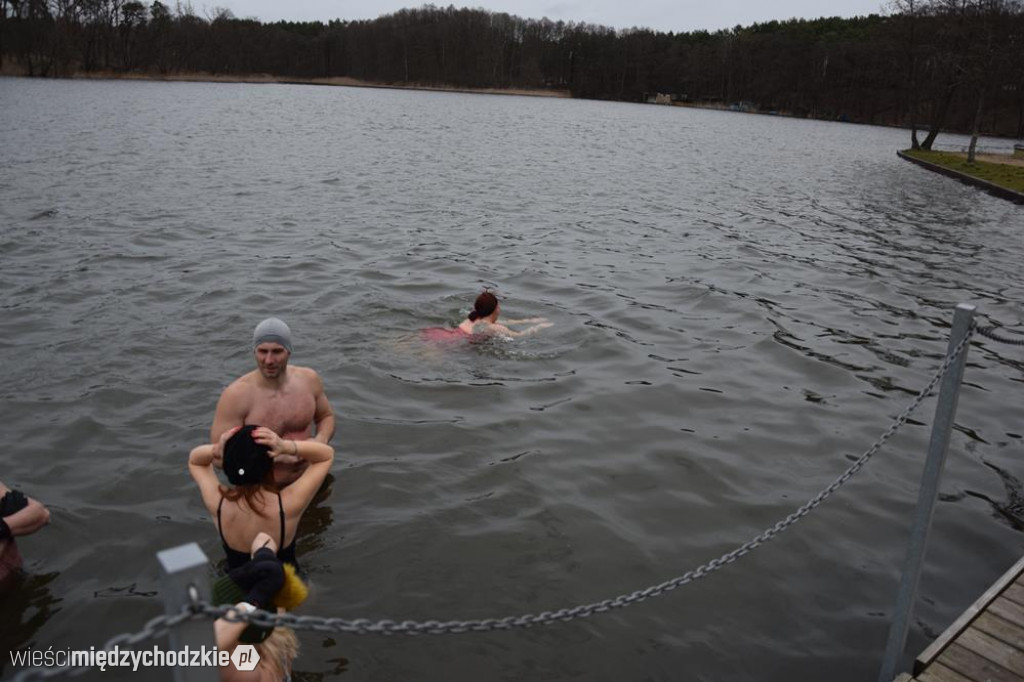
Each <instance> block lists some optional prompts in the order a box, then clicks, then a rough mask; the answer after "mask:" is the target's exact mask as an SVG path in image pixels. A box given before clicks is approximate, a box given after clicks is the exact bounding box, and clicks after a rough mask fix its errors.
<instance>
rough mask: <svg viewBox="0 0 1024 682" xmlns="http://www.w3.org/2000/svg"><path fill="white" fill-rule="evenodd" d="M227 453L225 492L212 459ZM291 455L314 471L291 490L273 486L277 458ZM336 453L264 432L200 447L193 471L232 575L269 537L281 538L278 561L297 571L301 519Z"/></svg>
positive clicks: (238, 432) (245, 430)
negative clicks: (258, 540) (260, 539)
mask: <svg viewBox="0 0 1024 682" xmlns="http://www.w3.org/2000/svg"><path fill="white" fill-rule="evenodd" d="M218 450H219V451H223V461H224V473H225V474H226V475H227V478H228V482H229V483H231V486H223V485H221V483H220V481H219V480H218V479H217V474H216V473H214V470H213V466H212V465H213V458H214V454H215V453H216V452H217V451H218ZM279 455H292V456H295V457H299V458H301V459H304V460H306V461H307V462H309V466H308V467H307V468H306V470H305V471H303V472H302V474H301V475H300V476H299V477H298V478H297V479H295V482H294V483H292V484H291V485H289V486H288V487H287V488H284V489H280V488H278V487H277V485H275V484H274V458H275V457H278V456H279ZM333 460H334V448H332V447H331V446H330V445H326V444H324V443H320V442H319V441H315V440H297V441H296V440H283V439H282V438H280V437H279V436H278V435H277V434H276V433H274V432H273V431H271V430H270V429H268V428H264V427H261V426H243V427H236V428H234V429H231V430H229V431H225V432H224V435H222V436H221V437H220V441H219V442H218V443H216V444H206V445H200V446H198V447H197V448H195V449H193V450H192V452H191V453H190V454H189V457H188V470H189V473H191V474H192V478H193V479H195V482H196V483H197V484H198V485H199V492H200V493H201V494H202V496H203V503H204V504H205V505H206V508H207V510H209V512H210V515H211V516H213V517H214V518H215V524H216V525H217V530H218V532H219V533H220V539H221V542H222V543H223V545H224V553H225V554H226V555H227V562H228V569H229V570H231V569H234V568H238V567H239V566H242V565H244V564H245V563H247V562H248V561H249V551H250V546H251V544H252V541H253V538H254V537H256V536H257V535H259V534H260V533H266V534H268V535H270V536H271V537H272V538H276V541H277V543H278V548H279V549H278V550H277V552H276V554H277V557H278V558H279V559H280V560H281V561H286V562H288V563H290V564H292V565H293V566H297V565H298V564H297V562H296V560H295V533H296V530H297V529H298V526H299V519H300V518H301V517H302V513H303V512H304V511H306V507H308V506H309V503H310V502H311V501H312V500H313V496H314V495H315V494H316V491H317V490H319V489H320V485H321V484H322V483H323V482H324V478H326V477H327V472H328V471H330V469H331V462H332V461H333Z"/></svg>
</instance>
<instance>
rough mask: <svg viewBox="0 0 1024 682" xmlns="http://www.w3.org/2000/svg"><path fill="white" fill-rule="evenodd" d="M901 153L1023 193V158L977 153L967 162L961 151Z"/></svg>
mask: <svg viewBox="0 0 1024 682" xmlns="http://www.w3.org/2000/svg"><path fill="white" fill-rule="evenodd" d="M903 154H904V155H906V156H909V157H911V158H914V159H919V160H921V161H925V162H927V163H931V164H934V165H936V166H940V167H942V168H945V169H948V170H951V171H953V172H955V173H960V174H961V175H966V176H968V177H972V178H976V179H978V180H984V181H985V182H990V183H992V184H993V185H997V186H999V187H1003V188H1005V189H1008V190H1011V191H1013V192H1019V193H1024V160H1021V159H1018V158H1016V157H1013V156H1010V155H1005V156H1002V155H993V154H985V155H981V154H979V155H978V158H977V160H976V161H975V162H974V163H967V154H966V153H962V152H961V153H956V152H935V151H923V150H920V149H917V150H914V149H905V150H903Z"/></svg>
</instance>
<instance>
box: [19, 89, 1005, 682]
mask: <svg viewBox="0 0 1024 682" xmlns="http://www.w3.org/2000/svg"><path fill="white" fill-rule="evenodd" d="M0 120H2V121H4V125H3V126H0V288H2V291H3V302H2V315H0V347H2V348H3V351H4V355H5V363H4V366H5V370H6V374H5V381H4V382H3V387H2V389H0V409H2V412H3V414H4V416H5V425H6V440H7V442H8V445H7V446H6V447H5V448H4V455H3V458H2V461H3V464H2V467H0V479H2V480H4V481H5V482H7V483H8V484H14V485H17V486H20V487H22V488H23V489H24V490H25V491H26V492H27V493H28V494H30V495H32V496H34V497H36V498H38V499H40V500H41V501H43V502H44V503H46V504H47V505H48V506H49V508H50V509H51V512H52V514H53V518H52V523H51V525H50V526H49V527H48V528H46V529H45V530H44V531H42V532H40V533H38V534H36V535H34V536H31V537H28V538H25V539H23V540H21V541H20V542H19V545H20V547H21V549H22V553H23V554H24V555H25V556H26V562H27V566H26V567H27V570H28V573H29V577H28V578H27V579H26V581H25V582H24V583H23V584H22V586H21V589H20V590H19V592H18V593H17V594H14V595H7V596H5V597H4V598H3V601H2V603H0V622H3V623H4V624H5V625H4V628H5V630H4V632H5V635H4V637H5V640H6V641H4V642H3V646H2V647H0V648H3V649H4V650H6V649H9V648H11V647H15V648H22V647H25V646H29V645H32V646H35V647H37V648H46V647H50V646H52V647H54V648H55V649H60V648H88V647H89V646H98V645H100V644H102V643H103V642H104V641H106V640H107V639H108V638H110V637H111V636H113V635H116V634H119V633H121V632H135V631H137V630H138V629H139V628H141V626H142V624H143V623H144V621H145V620H146V619H148V618H151V617H153V616H155V615H157V614H159V613H161V611H162V606H161V602H160V595H159V589H160V588H159V578H158V569H157V564H156V562H155V559H154V553H155V552H157V551H159V550H161V549H164V548H168V547H173V546H176V545H179V544H182V543H186V542H190V541H198V542H199V543H200V545H201V546H202V547H203V548H204V550H206V552H207V553H208V554H209V556H210V557H211V559H216V560H219V559H220V558H221V550H220V547H219V542H218V540H217V535H216V531H215V529H214V527H213V526H212V524H211V523H210V520H209V518H208V515H207V514H206V512H205V510H204V509H203V507H202V505H201V502H200V499H199V495H198V492H197V490H196V489H195V486H194V484H193V483H192V481H191V479H190V478H189V476H188V474H187V471H186V467H185V461H186V456H187V453H188V451H189V449H190V448H191V447H192V446H193V445H195V444H197V443H200V442H202V441H204V440H205V439H206V437H207V433H208V428H209V424H210V420H211V418H212V415H213V411H214V406H215V404H216V400H217V397H218V395H219V393H220V391H221V390H222V388H223V387H224V386H225V385H226V384H227V383H229V382H230V381H231V380H232V379H233V378H235V377H236V376H238V375H240V374H242V373H244V372H246V371H248V370H249V369H251V368H253V361H252V357H251V354H250V350H249V340H250V339H251V333H252V328H253V326H254V325H255V324H256V323H257V322H258V321H259V320H260V319H262V318H263V317H266V316H268V315H277V316H280V317H282V318H283V319H285V320H286V321H287V322H288V323H289V324H290V325H291V328H292V330H293V333H294V336H295V339H296V340H295V349H294V354H293V357H292V362H293V363H294V364H298V365H308V366H311V367H314V368H315V369H317V370H318V371H319V372H320V374H321V375H322V377H323V379H324V381H325V384H326V387H327V392H328V396H329V398H330V400H331V402H332V404H333V406H334V409H335V412H336V413H337V415H338V429H337V433H336V435H335V437H334V445H335V446H336V447H337V449H338V455H337V460H336V463H335V466H334V470H333V483H332V485H331V491H330V495H329V496H328V497H326V498H325V499H322V500H321V501H320V502H318V503H317V504H316V506H315V507H314V508H313V509H312V510H311V511H310V512H309V513H308V517H307V518H306V519H305V520H304V523H303V526H302V529H303V530H302V533H303V535H302V536H301V538H300V540H299V556H300V559H301V561H302V563H303V565H304V567H305V568H307V569H308V570H309V572H310V580H311V583H312V597H311V599H310V601H309V602H308V603H307V604H306V605H305V606H304V607H303V608H302V611H301V612H302V613H303V614H306V615H322V616H338V617H345V618H361V617H365V618H371V619H378V618H392V619H396V620H403V619H415V620H428V619H438V620H449V619H470V618H487V617H502V616H507V615H517V614H521V613H536V612H540V611H545V610H554V609H558V608H562V607H569V606H574V605H576V604H581V603H590V602H594V601H598V600H601V599H605V598H607V597H613V596H616V595H619V594H622V593H626V592H631V591H633V590H635V589H638V588H643V587H646V586H648V585H651V584H654V583H659V582H662V581H664V580H667V579H669V578H672V577H674V576H677V575H680V574H682V573H684V572H686V571H687V570H690V569H692V568H694V567H696V566H698V565H700V564H703V563H705V562H706V561H708V560H710V559H713V558H715V557H718V556H719V555H721V554H723V553H725V552H727V551H729V550H731V549H733V548H734V547H736V546H738V545H739V544H741V543H742V542H744V541H746V540H748V539H749V538H751V537H753V536H754V535H756V534H758V533H760V532H761V531H762V530H763V529H764V528H766V527H768V526H770V525H772V524H774V523H775V522H776V521H778V520H779V519H781V518H783V517H785V516H786V515H787V514H789V513H790V512H791V511H793V510H794V509H796V508H797V507H798V506H800V505H801V504H803V503H804V502H805V501H806V500H808V499H809V498H811V497H813V496H814V495H815V494H816V493H817V492H818V491H819V490H820V489H822V488H823V487H824V486H826V485H827V484H828V483H830V482H831V481H832V480H833V479H835V478H836V477H837V476H838V475H839V474H840V473H841V472H842V471H843V470H845V469H846V468H847V467H848V466H849V464H850V462H851V460H852V459H853V458H855V457H857V456H859V455H860V454H861V453H862V452H863V451H864V450H866V449H867V448H868V447H869V446H870V445H871V444H872V443H873V442H874V441H875V440H876V439H877V438H878V436H879V435H881V434H882V432H883V431H884V430H885V429H886V427H888V426H889V424H890V423H891V421H892V419H893V417H894V416H895V415H896V414H897V413H898V412H899V411H900V410H902V409H903V407H904V406H905V405H906V404H908V403H909V401H910V400H911V399H912V396H913V394H914V393H915V392H916V391H918V390H919V389H920V388H921V387H923V386H924V385H925V383H926V382H927V380H928V379H929V378H930V377H931V375H932V374H933V372H934V371H935V369H936V368H937V367H938V365H939V363H940V362H941V357H942V354H943V353H944V351H945V347H946V342H947V339H948V325H949V323H950V321H951V319H952V308H953V307H954V306H955V304H957V303H959V302H971V303H975V304H977V305H978V306H979V314H980V315H979V316H980V321H981V322H982V324H988V323H998V324H1003V325H1006V326H1007V327H1009V328H1010V329H1011V330H1014V329H1016V330H1020V329H1021V328H1022V327H1021V324H1022V321H1024V307H1022V299H1024V272H1022V268H1021V263H1022V262H1024V237H1022V235H1024V229H1022V228H1024V220H1022V213H1021V208H1020V207H1018V206H1015V205H1013V204H1011V203H1009V202H1005V201H1002V200H999V199H996V198H993V197H990V196H988V195H986V194H983V193H980V192H978V191H977V190H975V189H972V188H969V187H966V186H964V185H961V184H959V183H957V182H955V181H953V180H950V179H948V178H944V177H940V176H937V175H934V174H931V173H928V172H927V171H924V170H923V169H921V168H918V167H917V166H914V165H912V164H909V163H906V162H904V161H901V160H899V159H898V158H897V157H896V153H895V152H896V149H899V148H903V147H906V146H908V138H909V135H908V133H907V132H906V131H902V130H895V129H885V128H876V127H868V126H856V125H847V124H838V123H826V122H816V121H803V120H794V119H786V118H777V117H762V116H752V115H744V114H734V113H728V112H718V111H706V110H695V109H684V108H670V107H656V106H641V105H631V104H622V103H607V102H588V101H573V100H562V99H542V98H526V97H502V96H485V95H467V94H442V93H429V92H406V91H395V90H372V89H353V88H332V87H311V86H294V85H227V84H192V83H148V82H104V81H97V82H83V81H60V80H45V81H44V80H23V79H0ZM940 141H941V142H945V143H950V142H954V143H955V142H958V141H960V138H953V137H949V136H945V137H942V138H940ZM963 142H964V143H966V140H963ZM983 144H984V145H985V146H986V147H997V148H998V147H1000V145H1002V146H1003V147H1006V148H1007V149H1008V148H1009V147H1010V146H1011V142H1007V141H999V140H986V141H984V142H983ZM484 286H491V287H495V288H497V290H498V292H499V293H500V295H501V296H503V297H504V302H503V310H504V312H505V314H507V315H509V316H511V317H527V316H534V315H543V316H546V317H548V318H549V319H551V320H552V321H553V322H554V323H555V324H554V326H553V327H552V328H550V329H547V330H545V331H544V332H543V333H541V334H539V335H537V336H534V337H531V338H527V339H520V340H516V341H514V342H507V343H500V342H499V343H494V344H483V345H454V346H451V345H450V346H449V347H438V346H431V345H429V344H426V343H424V342H423V341H422V340H420V338H419V337H418V336H417V333H416V332H417V330H419V329H421V328H424V327H429V326H436V325H446V324H454V323H457V322H458V321H459V320H460V319H461V318H462V316H464V315H465V313H466V312H467V311H468V308H469V306H470V303H471V301H472V299H473V297H474V296H475V295H476V293H478V292H479V290H480V289H481V288H482V287H484ZM1007 333H1009V332H1007ZM1022 380H1024V349H1021V348H1019V347H1014V346H1007V345H1000V344H997V343H995V342H992V341H989V340H987V339H982V338H980V337H979V338H977V339H976V340H975V342H974V343H973V345H972V347H971V350H970V356H969V366H968V368H967V371H966V374H965V385H964V388H963V391H962V394H961V397H960V408H959V413H958V415H957V426H956V431H955V432H954V434H953V439H952V443H951V448H950V454H949V458H948V461H947V466H946V471H945V475H944V479H943V485H942V491H941V500H940V503H939V504H938V506H937V511H936V515H935V523H934V526H933V530H932V533H931V544H930V551H929V553H928V557H927V566H926V570H925V572H924V575H923V579H922V583H921V588H920V592H919V595H920V599H919V603H918V608H917V611H916V615H915V618H914V624H913V629H912V631H911V635H910V638H909V642H908V647H907V652H908V659H909V658H910V657H911V656H912V655H916V654H917V653H918V652H920V650H921V649H922V648H923V647H924V646H925V645H926V644H927V643H928V642H929V641H930V638H931V637H934V636H935V635H936V634H938V633H939V632H941V631H942V630H943V629H944V628H945V627H946V626H947V625H948V624H949V623H950V622H951V621H952V620H953V619H954V618H955V617H956V616H957V615H958V614H959V613H960V611H961V610H962V609H963V608H965V607H966V606H967V605H968V604H970V603H971V602H973V601H974V599H975V598H976V597H977V596H978V595H980V593H981V592H982V591H984V590H985V589H986V588H987V587H988V585H989V584H990V583H991V582H992V581H993V580H994V579H995V578H996V577H998V576H999V575H1000V574H1002V572H1004V571H1005V570H1006V569H1007V568H1008V567H1009V566H1010V565H1012V564H1013V563H1014V562H1015V561H1016V560H1017V559H1018V558H1019V557H1020V555H1021V553H1022V549H1024V536H1022V534H1021V528H1024V507H1022V506H1021V505H1022V489H1021V484H1020V479H1021V478H1022V477H1024V463H1022V455H1024V443H1022V436H1021V434H1022V433H1024V424H1022V423H1021V404H1022V398H1024V386H1022ZM933 410H934V401H933V400H929V401H928V402H926V403H925V405H924V406H923V408H922V409H921V410H920V411H919V412H918V413H917V414H916V415H915V418H914V420H913V421H912V422H911V423H910V424H908V425H906V426H905V427H904V428H903V429H902V430H901V431H900V432H899V433H898V434H897V435H896V437H894V438H893V439H892V441H890V443H889V444H888V445H887V446H886V447H885V448H884V449H883V450H882V451H881V452H880V453H879V455H877V456H876V458H875V459H874V460H872V461H871V462H870V463H869V465H868V466H867V467H865V469H864V470H862V471H861V472H860V473H859V474H858V475H857V476H856V477H855V478H854V479H853V480H852V481H851V482H849V483H848V484H847V485H846V486H845V487H844V488H843V489H841V490H840V491H839V492H837V493H836V494H835V495H834V496H833V497H832V498H831V499H829V500H828V501H827V502H826V503H825V504H823V505H822V506H821V507H819V508H818V509H817V510H816V511H815V512H814V513H812V514H811V515H810V516H808V517H807V518H805V519H804V520H802V521H801V522H800V523H798V524H797V525H796V526H794V527H793V528H792V529H790V530H788V531H787V532H786V533H784V534H783V535H781V536H780V537H778V538H777V539H776V540H774V541H773V542H771V543H769V544H768V545H765V546H763V547H761V548H759V549H757V550H756V551H755V552H753V553H751V554H750V555H748V556H747V557H745V558H744V559H743V560H742V561H739V562H737V563H735V564H731V565H729V566H727V567H725V568H724V569H722V570H719V571H717V572H715V573H713V574H712V575H710V576H708V577H706V578H704V579H702V580H699V581H697V582H695V583H693V584H690V585H687V586H685V587H683V588H681V589H679V590H676V591H674V592H671V593H669V594H667V595H665V596H662V597H659V598H657V599H654V600H651V601H648V602H645V603H643V604H640V605H637V606H633V607H630V608H628V609H624V610H619V611H615V612H612V613H608V614H604V615H597V616H594V617H592V618H589V619H586V620H583V621H576V622H572V623H560V624H556V625H551V626H547V627H543V628H535V629H530V630H521V631H514V632H504V633H501V632H498V633H488V634H463V635H454V636H452V635H450V636H443V637H419V638H403V637H398V638H382V637H356V636H341V635H338V636H326V635H322V634H316V633H302V634H301V636H300V638H301V641H302V644H303V651H302V654H301V656H300V658H299V659H298V660H297V662H296V668H297V670H298V671H299V672H300V673H301V674H300V676H299V679H306V680H319V679H336V678H337V679H343V680H374V681H379V680H403V681H404V680H466V681H478V680H568V679H578V680H588V681H590V680H608V681H616V682H618V681H621V680H682V679H685V680H809V679H830V680H849V681H850V682H853V681H855V680H857V681H860V680H864V679H874V677H875V675H876V674H877V670H878V667H879V663H880V659H881V654H882V651H883V649H884V645H885V641H886V637H887V633H888V626H889V618H890V613H891V610H892V606H893V602H894V600H895V596H896V590H897V586H898V580H899V573H900V567H901V563H902V559H903V555H904V551H905V543H906V538H907V533H908V530H909V527H910V522H911V515H912V511H913V506H914V502H915V500H916V494H917V493H916V491H917V486H918V481H919V478H920V471H921V465H922V461H923V455H924V453H925V450H926V447H927V441H928V435H929V428H930V423H931V418H932V412H933ZM4 662H5V664H6V663H8V661H7V660H5V661H4ZM10 671H11V669H10V666H9V664H8V667H7V671H6V672H7V673H10ZM100 678H102V679H105V680H110V679H119V677H118V674H117V673H110V672H108V673H106V674H105V675H102V676H99V675H97V677H95V678H93V679H100ZM168 678H169V675H167V676H165V677H164V678H159V677H156V676H154V675H152V674H149V675H147V679H168ZM86 679H90V677H89V676H87V677H86Z"/></svg>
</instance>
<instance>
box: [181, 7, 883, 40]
mask: <svg viewBox="0 0 1024 682" xmlns="http://www.w3.org/2000/svg"><path fill="white" fill-rule="evenodd" d="M171 4H172V6H173V3H171ZM424 4H426V3H425V2H422V1H418V0H410V1H408V2H402V1H401V0H291V1H290V2H281V0H192V6H193V7H194V8H195V10H196V13H197V14H200V15H206V16H212V15H213V14H214V8H217V7H226V8H227V9H230V10H231V11H232V13H234V15H235V16H236V17H239V18H248V17H255V18H256V19H259V20H260V21H264V22H268V21H279V20H282V19H284V20H289V21H316V20H320V21H329V20H331V19H346V20H352V19H375V18H377V17H379V16H380V15H381V14H389V13H391V12H395V11H397V10H400V9H402V8H406V7H409V8H413V7H422V6H423V5H424ZM433 4H435V5H437V6H438V7H447V6H448V5H449V4H453V5H455V6H456V7H482V8H483V9H486V10H490V11H492V12H507V13H509V14H516V15H518V16H521V17H524V18H527V19H540V18H541V17H547V18H549V19H552V20H554V21H558V20H559V19H561V20H562V21H585V22H587V23H591V24H601V25H604V26H611V27H613V28H631V27H634V26H641V27H647V28H653V29H655V30H658V31H664V32H667V31H675V32H680V31H694V30H698V29H707V30H709V31H715V30H718V29H720V28H732V27H733V26H736V25H737V24H739V25H743V26H748V25H750V24H752V23H754V22H758V21H770V20H771V19H790V18H792V17H800V18H806V19H816V18H818V17H821V16H840V17H853V16H864V15H867V14H879V13H882V12H883V11H884V5H885V3H884V1H883V0H824V1H822V0H479V1H478V2H444V1H437V2H434V3H433Z"/></svg>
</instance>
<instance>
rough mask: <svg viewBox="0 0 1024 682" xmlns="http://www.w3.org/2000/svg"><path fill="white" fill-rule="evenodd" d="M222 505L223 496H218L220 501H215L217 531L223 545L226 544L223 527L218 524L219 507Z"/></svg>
mask: <svg viewBox="0 0 1024 682" xmlns="http://www.w3.org/2000/svg"><path fill="white" fill-rule="evenodd" d="M223 506H224V496H223V495H221V496H220V502H218V503H217V532H218V533H219V534H220V541H221V542H223V543H224V546H225V547H227V546H228V541H227V540H225V539H224V529H223V528H221V525H220V508H221V507H223Z"/></svg>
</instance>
